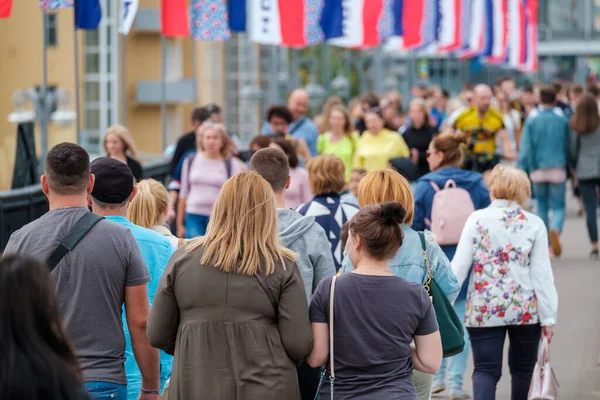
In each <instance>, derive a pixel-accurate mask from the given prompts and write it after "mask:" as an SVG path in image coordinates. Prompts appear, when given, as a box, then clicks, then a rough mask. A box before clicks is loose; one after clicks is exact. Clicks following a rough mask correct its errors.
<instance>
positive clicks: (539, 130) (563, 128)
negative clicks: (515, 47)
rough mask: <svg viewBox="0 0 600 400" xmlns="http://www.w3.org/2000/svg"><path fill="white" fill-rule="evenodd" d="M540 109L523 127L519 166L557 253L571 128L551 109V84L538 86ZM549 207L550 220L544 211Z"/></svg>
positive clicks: (568, 162) (553, 103) (558, 252)
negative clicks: (529, 183) (529, 180)
mask: <svg viewBox="0 0 600 400" xmlns="http://www.w3.org/2000/svg"><path fill="white" fill-rule="evenodd" d="M540 101H541V103H542V108H543V109H542V111H541V112H540V113H539V115H538V116H536V117H535V118H529V119H528V120H527V121H526V122H525V126H524V127H523V136H522V138H521V149H520V154H519V168H521V169H522V170H523V171H525V172H527V173H528V174H529V175H530V178H531V181H532V183H533V189H534V192H535V196H536V199H537V204H538V214H539V216H540V218H542V220H543V221H544V223H545V224H546V227H547V228H548V232H549V236H550V245H551V246H552V252H553V253H554V255H555V256H557V257H558V256H560V254H561V252H562V248H561V245H560V232H562V229H563V225H564V221H565V194H566V183H565V182H566V180H567V167H568V166H570V165H571V164H572V162H571V158H570V140H571V130H570V128H569V123H568V122H567V120H566V119H565V118H564V117H561V116H559V115H557V114H556V113H555V112H554V110H553V109H554V107H555V105H556V94H555V92H554V89H553V88H552V87H551V86H547V87H543V88H542V89H541V90H540ZM549 209H551V210H552V221H549V220H548V211H549Z"/></svg>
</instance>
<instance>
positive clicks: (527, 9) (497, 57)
mask: <svg viewBox="0 0 600 400" xmlns="http://www.w3.org/2000/svg"><path fill="white" fill-rule="evenodd" d="M13 1H14V0H0V18H7V17H9V16H10V13H11V7H12V2H13ZM538 2H539V0H191V2H190V0H161V12H160V19H161V33H162V34H163V35H164V36H169V37H186V36H191V37H192V38H193V39H196V40H205V41H226V40H229V39H230V38H231V34H232V32H245V33H246V34H247V35H248V36H249V38H250V40H251V41H252V42H254V43H259V44H263V45H274V46H284V47H291V48H304V47H308V46H313V45H316V44H319V43H324V42H325V43H328V44H330V45H333V46H339V47H344V48H349V49H366V48H373V47H377V46H381V45H382V44H384V43H385V42H386V41H387V40H389V39H391V38H393V37H401V38H402V40H400V41H398V42H399V43H401V49H404V50H415V51H418V50H421V49H425V48H427V49H431V48H434V49H435V51H436V53H440V54H453V55H456V56H458V57H460V58H462V59H468V58H474V57H478V58H479V59H480V60H482V61H483V62H485V63H490V64H495V65H503V66H506V67H510V68H515V69H518V70H521V71H524V72H535V71H537V69H538V52H537V48H538V47H537V46H538V43H537V41H538V8H539V3H538ZM40 6H41V7H42V8H43V9H46V10H58V9H61V8H71V7H74V8H75V27H76V29H96V28H97V27H98V24H99V23H100V19H101V13H102V12H101V9H100V4H99V0H40ZM120 8H121V9H120V13H119V15H120V25H119V32H120V33H122V34H124V35H126V34H128V33H129V31H130V29H131V27H132V25H133V22H134V19H135V15H136V13H137V10H138V8H139V0H120Z"/></svg>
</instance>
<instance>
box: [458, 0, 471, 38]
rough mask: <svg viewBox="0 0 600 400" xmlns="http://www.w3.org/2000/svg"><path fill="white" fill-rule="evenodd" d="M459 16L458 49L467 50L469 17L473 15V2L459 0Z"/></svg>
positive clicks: (469, 34) (469, 28) (469, 29)
mask: <svg viewBox="0 0 600 400" xmlns="http://www.w3.org/2000/svg"><path fill="white" fill-rule="evenodd" d="M460 8H461V13H460V14H461V15H460V48H461V49H462V50H466V49H468V48H469V40H470V38H471V15H472V13H473V0H461V7H460Z"/></svg>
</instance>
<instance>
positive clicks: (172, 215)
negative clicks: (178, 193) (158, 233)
mask: <svg viewBox="0 0 600 400" xmlns="http://www.w3.org/2000/svg"><path fill="white" fill-rule="evenodd" d="M175 216H176V213H175V209H174V208H169V211H167V221H169V222H173V221H175Z"/></svg>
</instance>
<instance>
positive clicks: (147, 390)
mask: <svg viewBox="0 0 600 400" xmlns="http://www.w3.org/2000/svg"><path fill="white" fill-rule="evenodd" d="M140 391H141V392H142V393H146V394H160V390H156V389H141V390H140Z"/></svg>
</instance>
